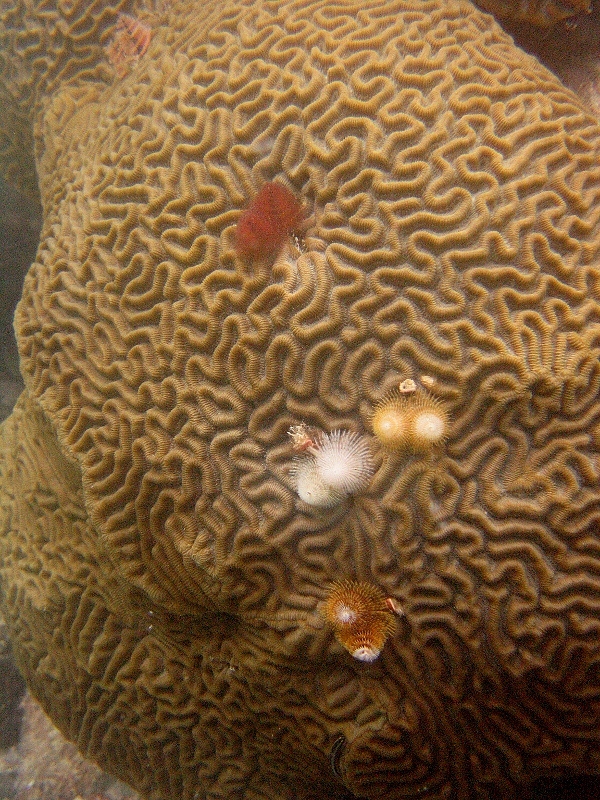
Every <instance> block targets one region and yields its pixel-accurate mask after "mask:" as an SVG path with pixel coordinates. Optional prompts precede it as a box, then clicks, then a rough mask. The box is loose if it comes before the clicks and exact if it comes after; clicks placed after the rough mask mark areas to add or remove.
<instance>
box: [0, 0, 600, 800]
mask: <svg viewBox="0 0 600 800" xmlns="http://www.w3.org/2000/svg"><path fill="white" fill-rule="evenodd" d="M19 9H20V10H19ZM113 12H114V13H112V12H111V13H112V15H111V13H109V12H108V11H106V10H103V7H102V6H101V5H98V4H92V5H91V6H90V5H89V4H83V3H82V4H81V6H78V5H77V4H76V3H74V2H73V3H71V4H63V3H61V4H59V5H58V6H57V7H56V8H55V9H54V10H52V6H51V5H49V6H48V7H46V6H45V7H44V10H43V11H42V10H40V11H39V12H37V16H36V10H35V7H31V8H30V7H29V6H24V7H21V6H19V8H18V9H17V11H15V12H14V15H13V17H11V19H12V22H13V23H14V21H15V19H17V21H18V20H19V14H21V17H22V20H21V21H22V26H23V29H24V30H26V31H29V33H27V35H23V36H19V35H18V33H15V28H14V24H13V27H11V28H10V30H9V31H8V33H5V36H4V39H2V38H1V37H0V41H4V42H5V46H6V47H12V48H15V51H16V52H15V58H14V61H15V63H20V64H21V72H20V73H19V81H20V82H21V83H22V84H23V86H25V87H26V89H25V88H24V89H23V90H22V92H21V95H22V96H28V97H30V102H31V109H30V114H31V117H32V122H33V126H34V131H35V135H36V143H37V159H38V161H37V165H38V170H39V176H40V185H41V191H42V199H43V202H44V208H45V221H44V229H43V232H42V243H41V245H40V248H39V251H38V255H37V260H36V262H35V263H34V265H33V266H32V268H31V270H30V272H29V274H28V277H27V279H26V283H25V288H24V293H23V299H22V301H21V303H20V305H19V308H18V312H17V316H16V327H17V331H18V338H19V345H20V352H21V364H22V370H23V374H24V377H25V382H26V386H27V391H26V393H25V395H24V396H23V398H22V400H21V401H20V403H19V405H18V407H17V409H16V410H15V412H14V413H13V416H12V417H11V418H10V419H9V420H8V421H7V422H6V423H5V425H4V427H3V429H2V456H3V457H2V459H0V471H1V475H0V486H1V492H0V526H1V527H0V530H1V531H2V536H1V537H0V564H1V566H0V570H1V573H0V574H1V578H2V589H3V608H4V612H5V614H6V617H7V620H8V621H9V624H10V625H11V628H12V632H13V639H14V645H15V650H16V653H17V656H18V659H19V663H20V665H21V667H22V669H23V671H24V673H25V675H26V677H27V680H28V682H29V685H30V686H31V688H32V690H33V691H34V693H35V694H36V696H37V697H38V698H40V699H41V701H42V703H43V704H44V706H45V707H46V709H47V710H48V712H49V713H50V714H51V716H52V717H53V719H54V720H55V721H56V723H57V724H58V725H59V727H60V728H61V729H62V730H63V731H64V732H65V733H66V734H67V735H68V736H69V737H70V738H72V739H73V740H75V741H76V742H77V744H78V746H79V748H80V749H81V750H82V752H84V753H85V754H86V755H88V756H90V757H92V758H94V759H97V760H98V761H99V762H100V763H101V764H102V765H103V766H104V767H105V768H107V769H109V770H110V771H112V772H114V773H115V774H116V775H118V776H119V777H121V778H124V779H125V780H127V781H129V782H130V783H131V784H133V785H134V786H136V787H137V788H138V789H139V790H140V791H141V792H142V793H145V794H146V795H147V796H148V797H150V798H153V800H159V799H160V800H191V798H192V797H196V798H197V797H200V798H210V799H211V800H267V798H268V800H292V798H294V799H295V800H309V799H313V800H325V798H327V800H330V799H331V798H340V799H342V798H343V799H344V800H348V798H350V797H351V796H355V797H366V798H375V797H378V798H379V797H384V798H390V800H391V799H392V798H400V797H407V796H408V797H413V796H419V797H422V798H430V800H434V798H436V799H439V798H453V800H454V799H455V798H456V799H457V800H466V798H474V797H479V798H492V797H500V796H501V797H503V798H513V797H516V796H517V795H518V794H519V791H520V790H519V789H518V788H517V786H518V784H519V783H522V782H526V781H529V780H533V779H534V778H535V777H536V776H538V775H545V774H556V773H560V772H561V771H562V770H568V769H572V770H579V771H589V772H599V771H600V727H599V722H600V701H599V700H598V697H599V693H600V637H599V632H600V545H599V541H598V537H597V528H598V520H599V517H600V485H599V478H600V461H599V457H600V404H599V402H598V388H599V386H600V365H599V361H598V356H599V354H600V268H599V265H600V253H599V248H600V164H599V160H598V155H599V145H600V129H599V128H598V126H597V124H596V122H595V120H594V119H593V118H591V117H590V116H588V115H587V114H586V112H585V110H584V109H583V108H582V107H581V105H580V104H579V102H578V101H577V99H576V98H575V96H574V95H573V94H572V93H571V92H569V91H568V90H566V89H565V88H564V87H563V86H562V85H561V84H560V82H559V81H558V80H557V79H556V78H554V77H553V76H552V75H551V74H550V73H549V72H547V71H546V70H544V69H543V68H542V67H541V66H540V65H539V64H538V63H537V62H536V61H535V60H534V59H533V58H531V57H529V56H526V55H524V54H523V53H522V52H521V51H520V50H518V49H517V48H516V47H514V45H513V44H512V42H511V40H510V38H509V37H508V36H506V35H505V34H504V33H503V32H502V31H501V29H500V28H499V27H497V26H496V25H495V24H494V23H493V22H491V20H490V17H489V16H488V15H485V14H482V13H480V12H479V11H476V10H475V9H474V7H473V6H472V5H471V4H470V3H468V2H459V1H458V0H456V1H455V0H424V2H420V3H419V4H415V3H414V2H412V1H409V0H386V2H382V1H380V0H356V2H355V0H344V2H340V3H335V2H334V3H332V2H330V1H329V0H303V1H302V2H294V0H284V2H281V1H280V0H277V2H275V0H259V1H258V2H239V0H235V1H234V0H232V1H231V2H228V3H225V4H224V3H223V2H221V0H206V2H203V3H202V4H199V5H192V4H190V3H187V2H186V3H182V4H180V5H177V4H175V3H174V4H171V5H170V6H168V7H167V8H166V10H165V11H164V12H163V15H162V16H160V14H157V15H155V20H154V23H153V24H154V31H153V37H152V42H151V45H150V48H149V50H148V52H147V53H146V55H145V56H144V57H143V58H142V59H140V61H139V63H138V64H137V65H136V66H135V68H134V69H133V70H132V72H131V74H130V75H128V76H127V77H126V78H125V79H123V80H118V79H117V78H116V76H115V75H114V73H112V72H111V71H110V68H109V66H108V65H107V63H106V62H105V60H104V51H103V43H104V42H105V41H106V40H107V39H109V38H110V35H111V25H114V23H115V16H116V9H114V10H113ZM36 20H37V25H38V27H39V28H40V29H41V30H42V31H44V30H46V28H47V29H48V30H51V31H54V30H55V29H56V28H57V27H58V29H60V30H62V31H64V30H72V31H73V32H74V33H73V35H75V33H76V34H77V36H78V38H77V41H76V43H75V44H74V46H73V48H72V49H71V50H70V49H69V48H68V47H65V48H63V49H62V50H61V48H60V47H59V46H56V47H52V48H49V49H48V51H47V53H45V58H46V60H47V63H46V67H47V68H46V70H41V69H40V59H41V58H42V55H41V54H40V48H39V46H36V45H35V42H36V41H37V42H38V43H39V42H43V41H45V39H44V35H42V33H40V34H39V35H38V39H37V40H36V39H35V37H33V34H32V33H31V31H32V30H33V31H35V30H36ZM69 26H70V27H69ZM16 30H17V31H18V30H19V28H18V26H17V28H16ZM32 42H33V44H32ZM28 53H29V55H28ZM27 69H29V71H30V73H29V74H30V84H27V80H26V78H27V75H26V73H24V72H23V70H27ZM3 80H4V81H5V83H6V84H7V85H8V87H9V89H10V91H12V92H13V93H14V94H15V95H19V92H18V91H17V90H16V89H15V84H14V83H11V81H12V80H13V76H11V74H8V75H6V74H5V75H4V78H3ZM23 102H24V101H23ZM270 180H278V181H280V182H281V183H283V184H284V185H286V186H288V188H290V190H292V191H293V192H294V193H295V194H296V195H297V196H298V197H300V198H302V200H303V202H304V203H305V204H306V205H307V207H308V208H309V209H310V210H311V211H314V216H313V222H314V224H313V227H312V229H311V230H309V231H307V235H306V237H305V238H304V240H303V241H301V242H300V245H301V249H300V251H298V250H297V249H296V248H294V247H292V246H291V245H290V248H289V249H288V250H287V252H285V253H283V254H282V255H281V256H280V257H278V258H277V259H276V261H275V262H274V263H271V262H270V261H266V260H265V261H244V260H242V259H240V258H238V257H237V256H236V252H235V247H234V244H235V236H234V231H235V223H236V221H237V220H238V219H239V217H240V215H241V213H242V210H243V209H244V208H245V207H246V206H247V204H248V203H249V202H250V200H251V198H252V197H253V196H254V195H255V193H256V192H257V191H258V189H259V188H260V186H261V185H262V184H263V183H264V182H266V181H270ZM420 375H426V376H431V378H432V379H433V386H434V392H435V395H436V397H438V398H440V399H441V400H443V401H444V403H445V407H446V408H447V409H448V414H449V419H450V420H451V425H450V429H449V432H448V438H447V440H446V442H445V444H444V445H441V446H438V447H437V448H435V449H434V450H433V451H432V452H431V453H428V454H426V455H424V454H422V453H421V454H420V453H413V452H412V451H409V452H408V453H406V454H397V455H395V454H390V453H383V452H381V451H380V450H379V449H378V446H377V442H376V440H375V439H374V438H373V439H372V446H373V453H374V457H375V460H376V465H377V471H376V474H375V476H374V478H373V480H372V481H371V484H370V486H369V487H368V489H367V490H366V491H365V492H363V493H359V494H357V495H356V496H354V497H351V498H347V499H345V500H343V502H341V504H339V505H337V506H335V507H333V508H331V509H325V510H319V509H315V508H313V507H310V506H308V505H306V504H304V503H303V502H302V501H300V499H299V498H298V497H297V495H296V493H295V491H294V483H293V480H292V477H291V471H292V469H293V459H294V452H293V449H292V447H291V445H290V437H289V436H288V435H287V431H288V430H289V429H290V427H291V426H292V425H298V424H301V423H305V424H306V425H307V426H310V427H311V428H313V427H314V428H316V429H320V430H323V431H332V430H335V429H348V430H351V431H355V432H356V433H358V434H361V435H368V434H369V430H370V420H371V415H372V411H373V408H374V407H375V406H376V405H377V403H378V402H379V401H380V400H381V399H382V398H384V397H385V396H387V395H388V394H389V393H390V392H391V391H393V390H394V389H396V388H397V387H398V386H399V384H400V383H401V381H403V380H405V379H409V378H412V379H415V380H418V379H419V376H420ZM338 579H352V580H359V581H367V582H370V583H373V584H375V585H377V586H378V587H379V588H380V589H381V591H383V592H384V595H385V596H386V597H390V598H393V599H394V600H395V602H397V603H399V605H400V606H401V608H402V610H403V611H404V616H403V617H402V618H400V619H399V624H398V626H397V630H396V632H395V633H394V635H393V636H392V637H391V639H390V640H389V641H388V642H387V643H386V645H385V647H384V650H383V652H382V655H381V656H380V658H379V659H378V660H377V661H375V662H374V663H373V664H371V665H366V664H361V663H359V662H356V661H355V660H353V659H352V658H351V657H350V656H349V655H348V653H346V652H345V651H344V650H343V649H342V647H341V646H340V645H339V644H338V643H337V642H336V641H335V638H334V636H333V632H332V631H331V630H330V629H329V628H328V627H327V625H326V624H325V623H324V621H323V617H322V614H321V613H320V612H321V609H322V605H323V601H324V600H325V598H326V596H327V591H328V588H329V586H330V585H331V583H332V582H333V581H335V580H338Z"/></svg>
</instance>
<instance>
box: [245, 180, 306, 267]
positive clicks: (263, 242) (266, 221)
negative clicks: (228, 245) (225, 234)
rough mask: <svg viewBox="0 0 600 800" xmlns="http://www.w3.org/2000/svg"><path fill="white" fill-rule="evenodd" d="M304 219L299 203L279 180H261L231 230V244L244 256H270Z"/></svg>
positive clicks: (275, 252) (302, 209)
mask: <svg viewBox="0 0 600 800" xmlns="http://www.w3.org/2000/svg"><path fill="white" fill-rule="evenodd" d="M303 219H304V208H303V206H302V203H301V202H300V201H299V200H298V199H297V198H296V197H294V195H293V194H292V193H291V192H290V190H289V189H286V187H285V186H282V185H281V184H280V183H274V182H273V183H265V185H264V186H263V187H262V189H261V190H260V192H259V193H258V194H257V195H256V197H255V198H254V200H253V201H252V202H251V203H250V206H249V207H248V208H247V209H246V211H244V213H243V214H242V216H241V217H240V220H239V222H238V224H237V228H236V231H235V247H236V250H237V252H238V254H239V255H241V256H243V257H245V258H264V257H265V256H273V255H275V254H277V252H278V251H279V250H280V249H281V247H282V246H283V244H284V242H285V240H286V238H287V236H288V235H289V234H290V233H291V232H292V231H293V230H295V228H296V227H297V226H298V225H299V224H300V223H301V222H302V220H303Z"/></svg>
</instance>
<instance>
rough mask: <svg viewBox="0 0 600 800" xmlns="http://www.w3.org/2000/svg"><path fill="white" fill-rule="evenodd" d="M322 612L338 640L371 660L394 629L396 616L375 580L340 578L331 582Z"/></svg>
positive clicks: (358, 656) (362, 658)
mask: <svg viewBox="0 0 600 800" xmlns="http://www.w3.org/2000/svg"><path fill="white" fill-rule="evenodd" d="M323 615H324V617H325V619H326V620H327V622H329V624H330V625H331V626H332V627H333V631H334V634H335V637H336V639H337V640H338V642H339V643H340V644H341V645H342V647H344V648H345V649H346V650H347V651H348V652H349V653H350V655H351V656H352V657H353V658H356V659H357V660H358V661H366V662H371V661H375V659H376V658H377V657H378V656H379V654H380V653H381V650H382V648H383V645H384V644H385V642H386V639H387V638H388V637H389V636H390V635H391V634H392V633H393V632H394V631H395V629H396V620H395V617H394V612H393V611H392V610H391V609H390V606H389V604H388V602H387V599H386V597H385V595H384V594H383V592H382V591H381V589H379V587H377V586H375V584H372V583H367V582H365V581H354V580H348V579H346V580H341V581H336V582H335V583H333V584H332V586H331V587H330V589H329V593H328V596H327V600H326V601H325V605H324V607H323Z"/></svg>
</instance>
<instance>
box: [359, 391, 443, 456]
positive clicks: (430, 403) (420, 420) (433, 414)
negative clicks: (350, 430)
mask: <svg viewBox="0 0 600 800" xmlns="http://www.w3.org/2000/svg"><path fill="white" fill-rule="evenodd" d="M448 423H449V420H448V412H447V411H446V407H445V405H444V403H443V402H442V401H441V400H438V399H437V398H436V397H434V396H433V395H431V394H429V393H428V392H425V391H423V390H417V391H416V392H414V393H411V394H402V393H401V392H392V393H391V394H390V395H388V396H387V397H386V398H384V399H383V400H382V401H381V402H380V403H379V404H378V405H377V407H376V408H375V411H374V412H373V417H372V419H371V424H372V427H373V433H374V434H375V436H376V437H377V439H378V440H379V442H380V443H381V444H382V445H383V447H384V448H386V449H387V450H391V451H401V450H413V451H423V450H429V449H430V448H433V447H435V446H436V445H439V444H441V443H442V442H443V441H444V439H445V438H446V436H447V433H448Z"/></svg>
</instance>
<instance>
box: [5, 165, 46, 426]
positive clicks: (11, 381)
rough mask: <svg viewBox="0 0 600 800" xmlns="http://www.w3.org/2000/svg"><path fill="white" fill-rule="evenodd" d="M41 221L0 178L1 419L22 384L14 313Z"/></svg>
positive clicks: (30, 204)
mask: <svg viewBox="0 0 600 800" xmlns="http://www.w3.org/2000/svg"><path fill="white" fill-rule="evenodd" d="M41 221H42V212H41V208H40V206H39V204H38V203H36V202H34V201H33V200H31V199H29V198H28V197H25V196H24V195H22V194H21V193H20V192H18V191H16V190H15V189H13V188H12V187H10V186H9V185H8V184H7V183H5V182H4V181H3V180H2V179H0V420H3V419H5V418H6V417H7V416H8V415H9V414H10V411H11V409H12V407H13V405H14V403H15V401H16V399H17V397H18V396H19V394H20V392H21V390H22V388H23V382H22V379H21V375H20V373H19V355H18V352H17V344H16V341H15V335H14V330H13V315H14V311H15V306H16V305H17V302H18V300H19V297H20V296H21V290H22V287H23V278H24V276H25V273H26V272H27V270H28V268H29V265H30V264H31V262H32V261H33V259H34V258H35V253H36V250H37V246H38V242H39V236H40V228H41Z"/></svg>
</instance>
